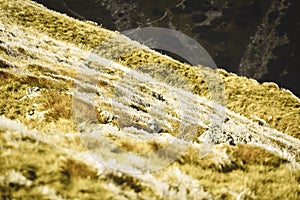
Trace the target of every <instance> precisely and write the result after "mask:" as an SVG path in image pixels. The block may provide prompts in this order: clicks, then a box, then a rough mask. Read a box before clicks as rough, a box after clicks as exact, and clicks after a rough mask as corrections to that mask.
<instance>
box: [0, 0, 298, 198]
mask: <svg viewBox="0 0 300 200" xmlns="http://www.w3.org/2000/svg"><path fill="white" fill-rule="evenodd" d="M0 8H1V9H0V11H1V12H0V16H1V18H0V19H1V21H0V89H1V94H0V96H1V100H0V114H1V118H0V141H1V142H0V149H1V150H0V152H1V154H0V155H1V156H0V163H1V164H0V195H1V197H2V198H4V199H5V198H8V199H14V198H15V199H18V198H24V199H43V198H44V199H99V198H100V197H101V199H298V198H299V196H300V193H299V190H300V188H299V180H300V172H299V153H300V152H299V149H300V148H299V147H300V141H299V133H300V127H299V120H300V101H299V99H298V98H296V97H295V96H294V95H292V94H291V93H290V92H289V91H287V90H281V89H279V88H278V87H277V86H276V85H275V84H272V83H264V84H258V83H257V82H256V81H254V80H249V79H246V78H243V77H238V76H236V75H234V74H230V73H227V72H225V71H224V70H216V71H213V70H211V69H209V68H205V67H202V66H198V67H194V66H189V65H186V64H182V63H179V62H177V61H175V60H172V59H171V58H169V57H167V56H163V55H160V54H158V53H156V52H154V51H152V50H150V49H148V48H146V47H143V46H141V45H140V44H137V43H135V42H132V41H130V40H129V39H127V38H124V37H123V36H121V35H119V34H118V33H114V32H111V31H108V30H105V29H103V28H100V27H98V26H96V25H95V24H92V23H90V22H80V21H76V20H74V19H72V18H69V17H67V16H64V15H61V14H58V13H55V12H52V11H49V10H47V9H45V8H43V7H42V6H40V5H37V4H35V3H33V2H31V1H28V0H26V1H24V0H23V1H21V0H16V1H3V0H0ZM99 47H100V48H99ZM161 66H163V67H161ZM150 67H151V68H150ZM149 69H151V70H149ZM164 70H167V72H168V73H167V75H168V76H166V75H165V74H164V73H162V72H163V71H164ZM215 74H217V75H218V76H220V77H221V80H222V81H223V83H221V84H222V85H221V86H220V88H223V87H224V91H222V92H224V93H222V95H223V96H221V97H223V98H224V99H221V100H220V101H219V102H218V101H217V102H216V101H215V102H213V101H214V100H218V98H216V96H217V94H212V92H211V90H209V83H208V82H209V81H215V80H211V78H213V77H214V75H215ZM217 83H218V84H219V82H217ZM212 95H216V96H212ZM220 102H222V103H221V104H220ZM104 141H106V143H105V142H104ZM170 141H171V142H170ZM112 144H113V145H112ZM106 147H107V148H106ZM166 147H169V149H168V150H167V151H162V152H163V153H161V154H157V153H155V152H158V150H160V149H164V148H166ZM149 152H150V153H151V152H154V153H152V154H151V159H152V160H150V161H151V162H149V159H147V157H145V158H143V157H142V156H141V155H139V153H149ZM95 158H96V159H95ZM97 159H98V160H97ZM99 160H100V161H102V162H99ZM103 161H105V162H103ZM147 162H148V163H147ZM112 167H114V168H117V169H121V171H117V170H114V169H113V168H112ZM158 168H160V170H157V169H158ZM152 169H156V170H155V171H153V172H149V170H150V171H151V170H152ZM122 170H123V171H122ZM147 170H148V171H147ZM124 171H127V172H135V173H126V172H124Z"/></svg>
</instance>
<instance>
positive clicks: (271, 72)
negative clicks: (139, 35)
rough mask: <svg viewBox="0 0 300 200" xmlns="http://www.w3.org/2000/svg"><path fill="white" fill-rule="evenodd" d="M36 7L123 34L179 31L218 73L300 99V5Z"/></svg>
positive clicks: (287, 1)
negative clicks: (277, 88) (276, 87)
mask: <svg viewBox="0 0 300 200" xmlns="http://www.w3.org/2000/svg"><path fill="white" fill-rule="evenodd" d="M36 1H37V2H39V3H42V4H44V5H45V6H46V7H48V8H50V9H53V10H57V11H59V12H63V13H66V14H68V15H69V16H72V17H75V18H79V19H83V20H85V19H86V20H91V21H95V22H97V23H98V24H99V25H100V24H101V25H102V26H103V27H104V28H107V29H111V30H118V31H120V32H121V31H125V30H128V29H133V28H137V27H146V26H156V27H164V28H170V29H175V30H177V31H180V32H182V33H184V34H186V35H188V36H190V37H192V38H193V39H195V40H196V41H198V42H199V43H200V44H201V45H202V46H203V47H204V48H205V49H206V50H207V51H208V53H209V54H210V55H211V57H212V58H213V60H214V61H215V63H216V64H217V66H218V67H219V68H223V69H226V70H227V71H230V72H234V73H237V74H239V75H244V76H247V77H250V78H255V79H257V80H258V81H260V82H262V81H272V82H276V83H277V84H278V85H279V86H280V87H284V88H287V89H289V90H291V91H292V92H293V93H294V94H296V95H297V96H298V97H299V96H300V84H299V83H298V81H299V78H300V70H299V68H300V66H299V65H300V54H299V52H300V43H299V38H298V35H300V14H299V13H300V1H297V0H264V1H261V0H244V1H240V0H226V1H225V0H219V1H218V0H215V1H214V0H159V1H150V0H128V1H122V0H51V1H50V0H36Z"/></svg>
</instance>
